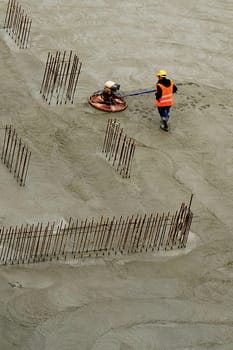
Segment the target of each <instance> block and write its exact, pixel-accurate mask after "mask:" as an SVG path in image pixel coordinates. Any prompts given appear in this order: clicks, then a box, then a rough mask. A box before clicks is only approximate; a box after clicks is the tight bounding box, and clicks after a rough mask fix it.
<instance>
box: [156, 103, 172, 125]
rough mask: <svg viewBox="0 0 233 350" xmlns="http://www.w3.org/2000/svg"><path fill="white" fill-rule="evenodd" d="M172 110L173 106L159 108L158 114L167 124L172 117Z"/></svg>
mask: <svg viewBox="0 0 233 350" xmlns="http://www.w3.org/2000/svg"><path fill="white" fill-rule="evenodd" d="M170 109H171V106H167V107H158V112H159V115H160V117H161V119H162V120H165V121H166V122H167V121H168V119H169V117H170Z"/></svg>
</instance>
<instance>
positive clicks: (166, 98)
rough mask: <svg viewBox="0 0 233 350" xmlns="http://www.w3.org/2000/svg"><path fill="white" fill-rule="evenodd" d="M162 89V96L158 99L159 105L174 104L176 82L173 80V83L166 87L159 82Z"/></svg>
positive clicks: (157, 104) (157, 103)
mask: <svg viewBox="0 0 233 350" xmlns="http://www.w3.org/2000/svg"><path fill="white" fill-rule="evenodd" d="M157 85H158V86H159V87H160V88H161V89H162V97H160V99H159V100H156V106H157V107H168V106H172V105H173V86H174V83H173V81H171V85H170V86H169V87H166V86H164V85H162V84H159V83H158V84H157Z"/></svg>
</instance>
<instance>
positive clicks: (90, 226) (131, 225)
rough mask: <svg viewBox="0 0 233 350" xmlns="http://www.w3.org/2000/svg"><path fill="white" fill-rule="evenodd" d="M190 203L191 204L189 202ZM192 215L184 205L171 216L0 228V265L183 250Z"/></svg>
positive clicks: (158, 215) (188, 207)
mask: <svg viewBox="0 0 233 350" xmlns="http://www.w3.org/2000/svg"><path fill="white" fill-rule="evenodd" d="M190 203H191V201H190ZM192 218H193V214H192V211H191V209H190V205H189V206H187V205H185V204H184V203H182V204H181V207H180V209H179V210H178V211H176V213H175V214H174V215H171V214H170V213H167V214H165V213H162V214H158V213H152V214H150V215H147V214H144V215H136V216H134V215H132V216H127V218H123V217H122V216H121V217H120V218H119V219H116V218H115V217H113V218H112V219H110V218H109V217H107V218H105V219H104V217H103V216H102V217H101V219H100V221H97V222H96V221H94V218H92V219H91V220H88V219H87V218H86V219H85V220H81V221H79V220H76V221H74V220H73V219H72V218H70V219H69V222H68V223H65V224H64V223H63V221H61V223H60V224H59V225H58V226H57V227H56V228H55V223H52V224H50V223H48V224H46V225H43V224H42V223H38V224H37V225H25V226H24V225H21V226H16V227H15V228H13V227H10V228H9V229H5V228H4V227H3V228H2V229H0V245H1V250H0V262H1V263H4V264H8V263H20V262H21V263H24V262H27V263H29V262H36V261H45V260H48V259H49V260H52V259H59V258H63V259H66V258H67V256H72V257H73V258H76V256H81V257H82V256H83V257H84V256H92V255H95V256H98V255H104V254H108V255H109V254H110V253H111V252H114V253H115V254H117V252H120V253H122V254H124V253H125V254H127V253H130V252H134V253H135V252H142V251H148V250H152V251H154V250H160V249H165V250H167V249H174V248H185V247H186V244H187V240H188V235H189V232H190V227H191V223H192Z"/></svg>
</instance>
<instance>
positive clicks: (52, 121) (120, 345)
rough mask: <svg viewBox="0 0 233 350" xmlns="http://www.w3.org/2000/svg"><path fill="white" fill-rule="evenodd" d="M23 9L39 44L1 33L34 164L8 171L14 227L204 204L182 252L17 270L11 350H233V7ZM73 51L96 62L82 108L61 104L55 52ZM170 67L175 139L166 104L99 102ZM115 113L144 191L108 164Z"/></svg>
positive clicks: (5, 271) (0, 182)
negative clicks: (52, 95) (53, 85)
mask: <svg viewBox="0 0 233 350" xmlns="http://www.w3.org/2000/svg"><path fill="white" fill-rule="evenodd" d="M20 3H21V4H22V6H23V8H24V9H25V11H26V13H27V14H28V15H29V16H30V17H31V18H32V21H33V24H32V30H31V35H30V45H29V48H28V49H26V50H19V49H18V48H17V47H16V46H15V44H14V42H13V41H12V40H11V39H10V38H9V36H8V35H7V34H6V32H5V31H4V30H3V29H0V77H1V84H0V117H1V119H0V128H1V130H0V135H1V138H0V139H1V140H3V136H4V127H5V125H6V124H12V125H13V126H14V127H15V129H16V130H17V132H18V134H19V135H20V136H21V137H22V139H23V141H24V142H25V143H26V144H27V145H28V147H29V149H30V150H31V151H32V158H31V162H30V167H29V172H28V177H27V182H26V186H25V187H20V186H19V185H18V184H17V182H16V181H15V179H14V178H13V176H12V175H11V174H10V173H9V171H8V170H7V168H6V167H5V166H4V165H3V164H2V165H1V167H0V193H1V200H0V224H1V226H11V225H19V224H25V223H30V224H31V223H36V222H38V221H43V222H47V221H50V222H52V221H56V222H59V221H60V220H61V219H65V220H68V218H69V217H70V216H72V217H74V218H85V217H90V218H91V217H95V218H99V217H100V216H101V215H104V216H114V215H115V216H116V217H119V216H120V215H131V214H135V213H150V212H152V211H156V212H157V211H159V212H164V211H165V212H167V211H171V212H175V210H176V209H178V208H179V206H180V203H181V202H182V201H185V202H188V200H189V198H190V195H191V193H193V194H194V200H193V204H192V210H193V212H194V215H195V218H194V222H193V224H192V228H191V230H192V232H191V234H190V239H189V242H188V247H187V249H185V250H184V251H182V252H172V253H153V254H147V255H146V254H141V255H140V254H139V255H131V256H129V257H126V256H124V257H121V256H117V257H114V258H113V257H108V258H105V259H102V258H98V259H96V260H95V259H90V260H76V261H67V262H53V263H50V264H48V263H44V264H43V263H41V264H35V265H28V266H1V267H0V349H1V350H16V349H20V350H29V349H31V350H42V349H43V350H66V349H67V350H68V349H72V350H73V349H78V350H89V349H91V350H171V349H177V350H191V349H192V350H206V349H211V350H212V349H214V350H217V349H218V350H219V349H221V350H223V349H224V350H232V349H233V240H232V238H233V237H232V236H233V229H232V227H233V215H232V214H233V147H232V139H233V101H232V98H233V95H232V90H233V83H232V79H231V75H232V74H231V72H232V68H231V66H232V58H233V54H232V47H231V44H230V43H231V41H232V37H233V34H232V33H233V23H232V14H233V4H232V1H229V0H224V1H222V2H219V1H217V0H211V1H208V2H207V1H203V0H195V1H194V0H189V1H184V0H176V1H168V0H163V1H156V2H155V1H152V0H146V1H143V2H142V1H139V0H134V1H133V0H128V1H123V0H120V1H118V2H114V1H110V2H109V1H108V2H107V1H103V0H96V1H95V2H94V1H90V0H89V1H75V0H71V1H65V0H59V1H58V0H54V1H53V0H41V1H36V0H30V1H29V0H28V1H25V0H22V1H21V2H20ZM6 7H7V1H5V0H4V1H3V0H1V1H0V21H1V24H2V25H1V27H3V24H4V17H5V12H6ZM65 49H66V50H70V49H72V50H74V51H76V52H77V54H78V56H79V57H80V59H81V61H82V62H83V67H82V71H81V75H80V80H79V85H78V89H77V94H76V97H75V103H74V104H73V105H65V106H58V107H57V106H53V105H51V106H48V105H47V104H46V103H45V102H44V101H43V100H42V98H41V95H40V94H39V90H40V85H41V80H42V77H43V72H44V66H45V62H46V59H47V54H48V52H49V51H53V52H55V51H56V50H65ZM160 68H164V69H166V70H167V71H168V72H169V75H170V77H172V78H173V79H174V80H175V82H176V83H177V86H178V89H179V91H178V94H177V95H176V104H175V106H174V108H173V110H172V115H171V122H170V132H169V133H164V132H162V131H161V130H160V129H159V118H158V114H157V111H156V109H155V108H154V107H153V100H154V96H153V94H148V95H141V96H135V97H129V98H128V99H127V102H128V108H127V109H126V110H125V111H123V112H121V113H118V114H114V115H109V114H107V113H104V112H100V111H97V110H95V109H93V108H92V107H91V106H90V105H88V103H87V97H88V96H89V95H90V94H91V93H92V92H93V91H95V90H97V89H99V88H101V87H102V85H103V83H104V82H105V81H106V80H109V79H111V80H115V81H116V82H118V83H120V84H121V91H122V92H124V93H128V92H133V91H140V90H144V89H151V88H153V86H154V83H155V76H154V73H155V71H156V70H158V69H160ZM109 117H116V118H117V120H118V121H119V122H120V123H121V126H122V127H123V128H124V131H125V132H126V133H127V134H128V135H129V136H131V137H133V138H135V139H136V143H137V148H136V152H135V158H134V162H133V167H132V176H131V178H130V179H129V180H123V179H122V178H121V177H120V176H119V174H118V173H117V172H116V171H115V170H114V169H113V168H112V166H111V165H110V164H109V163H108V162H106V160H105V159H104V157H103V156H102V153H101V149H102V144H103V138H104V133H105V128H106V123H107V120H108V118H109Z"/></svg>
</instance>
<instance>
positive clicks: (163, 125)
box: [160, 120, 168, 131]
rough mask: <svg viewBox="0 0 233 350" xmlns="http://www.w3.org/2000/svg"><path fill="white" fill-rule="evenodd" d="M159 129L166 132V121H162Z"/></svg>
mask: <svg viewBox="0 0 233 350" xmlns="http://www.w3.org/2000/svg"><path fill="white" fill-rule="evenodd" d="M160 129H162V130H164V131H168V125H167V121H166V120H162V123H161V125H160Z"/></svg>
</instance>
